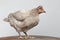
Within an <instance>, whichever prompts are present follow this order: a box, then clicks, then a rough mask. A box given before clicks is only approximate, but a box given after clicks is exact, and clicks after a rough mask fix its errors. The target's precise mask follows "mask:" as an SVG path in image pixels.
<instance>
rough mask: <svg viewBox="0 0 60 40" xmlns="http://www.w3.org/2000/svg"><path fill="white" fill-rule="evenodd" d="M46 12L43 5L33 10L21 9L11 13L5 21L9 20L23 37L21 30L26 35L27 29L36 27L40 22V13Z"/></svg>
mask: <svg viewBox="0 0 60 40" xmlns="http://www.w3.org/2000/svg"><path fill="white" fill-rule="evenodd" d="M42 13H45V10H44V9H43V7H42V6H38V7H37V8H33V9H31V10H22V11H21V10H20V11H17V12H14V13H10V14H9V15H8V17H7V18H5V19H4V21H6V22H9V23H10V25H11V26H12V27H13V28H15V29H16V31H17V32H18V34H19V38H20V37H21V35H20V32H23V33H24V34H25V35H26V37H27V36H28V35H27V33H26V32H27V31H28V30H30V29H31V28H33V27H35V26H36V25H37V24H38V23H39V14H42Z"/></svg>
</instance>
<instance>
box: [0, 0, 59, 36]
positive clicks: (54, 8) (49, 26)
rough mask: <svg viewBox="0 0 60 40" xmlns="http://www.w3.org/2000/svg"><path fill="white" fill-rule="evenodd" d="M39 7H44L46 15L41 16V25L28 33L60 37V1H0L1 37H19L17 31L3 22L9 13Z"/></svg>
mask: <svg viewBox="0 0 60 40" xmlns="http://www.w3.org/2000/svg"><path fill="white" fill-rule="evenodd" d="M39 5H42V6H43V7H44V9H45V10H46V14H42V15H40V22H39V24H38V25H37V26H36V27H34V28H32V29H31V30H29V31H28V32H27V33H28V34H30V35H44V36H54V37H60V0H0V37H6V36H18V33H17V32H16V31H15V29H14V28H12V27H10V25H9V24H8V23H7V22H4V21H3V19H4V18H5V17H7V15H8V14H9V13H11V12H15V11H17V10H21V9H27V10H28V9H32V8H35V7H37V6H39ZM22 34H23V33H22Z"/></svg>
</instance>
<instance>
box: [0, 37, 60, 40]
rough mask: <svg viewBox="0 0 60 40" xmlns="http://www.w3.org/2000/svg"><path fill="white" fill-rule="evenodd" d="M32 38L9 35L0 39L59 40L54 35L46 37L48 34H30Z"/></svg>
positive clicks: (59, 39)
mask: <svg viewBox="0 0 60 40" xmlns="http://www.w3.org/2000/svg"><path fill="white" fill-rule="evenodd" d="M31 37H32V38H29V39H24V38H21V39H18V36H11V37H3V38H0V40H60V38H56V37H48V36H31Z"/></svg>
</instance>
